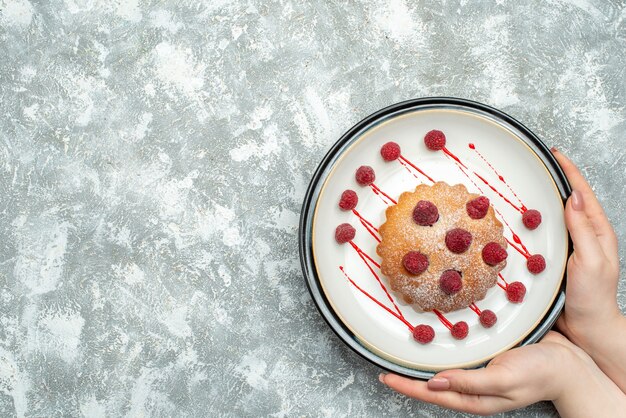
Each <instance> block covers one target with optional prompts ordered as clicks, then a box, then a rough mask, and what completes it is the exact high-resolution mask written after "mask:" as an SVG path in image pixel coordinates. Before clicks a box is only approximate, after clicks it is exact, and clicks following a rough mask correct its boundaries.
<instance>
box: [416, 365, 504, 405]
mask: <svg viewBox="0 0 626 418" xmlns="http://www.w3.org/2000/svg"><path fill="white" fill-rule="evenodd" d="M445 381H447V385H446V384H445V383H444V382H445ZM510 382H511V379H510V374H509V372H508V370H506V369H504V368H502V366H498V365H497V364H495V365H491V366H487V367H485V368H481V369H475V370H462V369H455V370H446V371H443V372H441V373H437V375H435V377H434V378H432V379H431V380H430V381H429V382H428V387H429V388H430V389H449V390H453V391H455V392H459V393H466V394H468V395H495V396H504V397H506V396H507V392H508V391H509V390H510V389H511V386H512V385H511V384H510ZM446 386H447V387H446Z"/></svg>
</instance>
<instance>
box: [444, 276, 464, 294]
mask: <svg viewBox="0 0 626 418" xmlns="http://www.w3.org/2000/svg"><path fill="white" fill-rule="evenodd" d="M439 287H440V288H441V290H443V292H444V293H445V294H446V295H453V294H455V293H457V292H458V291H459V290H461V288H463V281H462V280H461V274H460V273H459V272H458V271H456V270H446V271H444V272H443V273H441V277H439Z"/></svg>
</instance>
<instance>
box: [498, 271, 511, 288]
mask: <svg viewBox="0 0 626 418" xmlns="http://www.w3.org/2000/svg"><path fill="white" fill-rule="evenodd" d="M498 277H500V278H501V279H502V281H503V282H504V284H502V283H500V282H498V286H500V287H501V288H502V290H505V291H506V288H507V286H508V285H509V283H508V282H507V281H506V280H505V279H504V276H502V274H501V273H498Z"/></svg>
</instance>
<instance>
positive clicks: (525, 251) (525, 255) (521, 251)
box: [505, 238, 530, 258]
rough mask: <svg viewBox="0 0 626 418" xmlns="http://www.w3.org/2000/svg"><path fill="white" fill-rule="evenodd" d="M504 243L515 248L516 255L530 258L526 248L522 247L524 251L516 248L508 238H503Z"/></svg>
mask: <svg viewBox="0 0 626 418" xmlns="http://www.w3.org/2000/svg"><path fill="white" fill-rule="evenodd" d="M505 240H506V242H508V243H509V245H510V246H511V247H513V248H515V249H516V250H517V252H518V253H520V254H521V255H523V256H524V257H526V258H528V257H530V253H529V252H528V250H526V247H524V249H522V248H520V247H518V246H517V245H515V244H514V243H513V242H511V241H510V240H509V239H508V238H505Z"/></svg>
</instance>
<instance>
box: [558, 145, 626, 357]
mask: <svg viewBox="0 0 626 418" xmlns="http://www.w3.org/2000/svg"><path fill="white" fill-rule="evenodd" d="M553 154H554V156H555V158H556V159H557V161H558V162H559V164H560V165H561V168H562V169H563V171H564V173H565V175H566V176H567V179H568V180H569V182H570V185H571V186H572V190H573V191H572V195H571V196H570V198H569V199H568V201H567V204H566V206H565V222H566V225H567V229H568V230H569V232H570V236H571V237H572V242H573V243H574V252H573V254H572V255H571V256H570V258H569V261H568V263H567V289H566V298H565V311H564V312H563V314H562V315H561V318H560V319H559V322H558V327H559V329H560V330H561V331H562V332H563V333H564V334H565V335H566V336H567V337H568V338H569V339H570V340H571V341H573V342H574V343H575V344H577V345H579V346H581V347H582V348H587V347H588V346H589V345H590V343H591V341H589V340H595V339H598V338H599V339H601V340H604V339H605V338H606V337H607V336H609V335H611V334H612V333H613V331H614V328H615V326H616V325H615V324H617V322H618V321H619V320H620V318H621V317H622V315H621V313H620V310H619V307H618V305H617V299H616V295H617V282H618V279H619V257H618V255H617V238H616V236H615V232H614V231H613V228H612V227H611V224H610V223H609V220H608V219H607V217H606V215H605V214H604V210H603V209H602V206H601V205H600V203H599V202H598V199H597V198H596V196H595V194H594V192H593V190H592V189H591V187H590V186H589V184H588V183H587V181H586V180H585V179H584V177H583V176H582V175H581V173H580V171H579V170H578V169H577V168H576V166H575V165H574V164H573V163H572V162H571V161H570V160H569V159H568V158H567V157H565V156H564V155H563V154H561V153H560V152H559V151H557V150H556V149H553ZM611 329H613V331H611Z"/></svg>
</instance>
